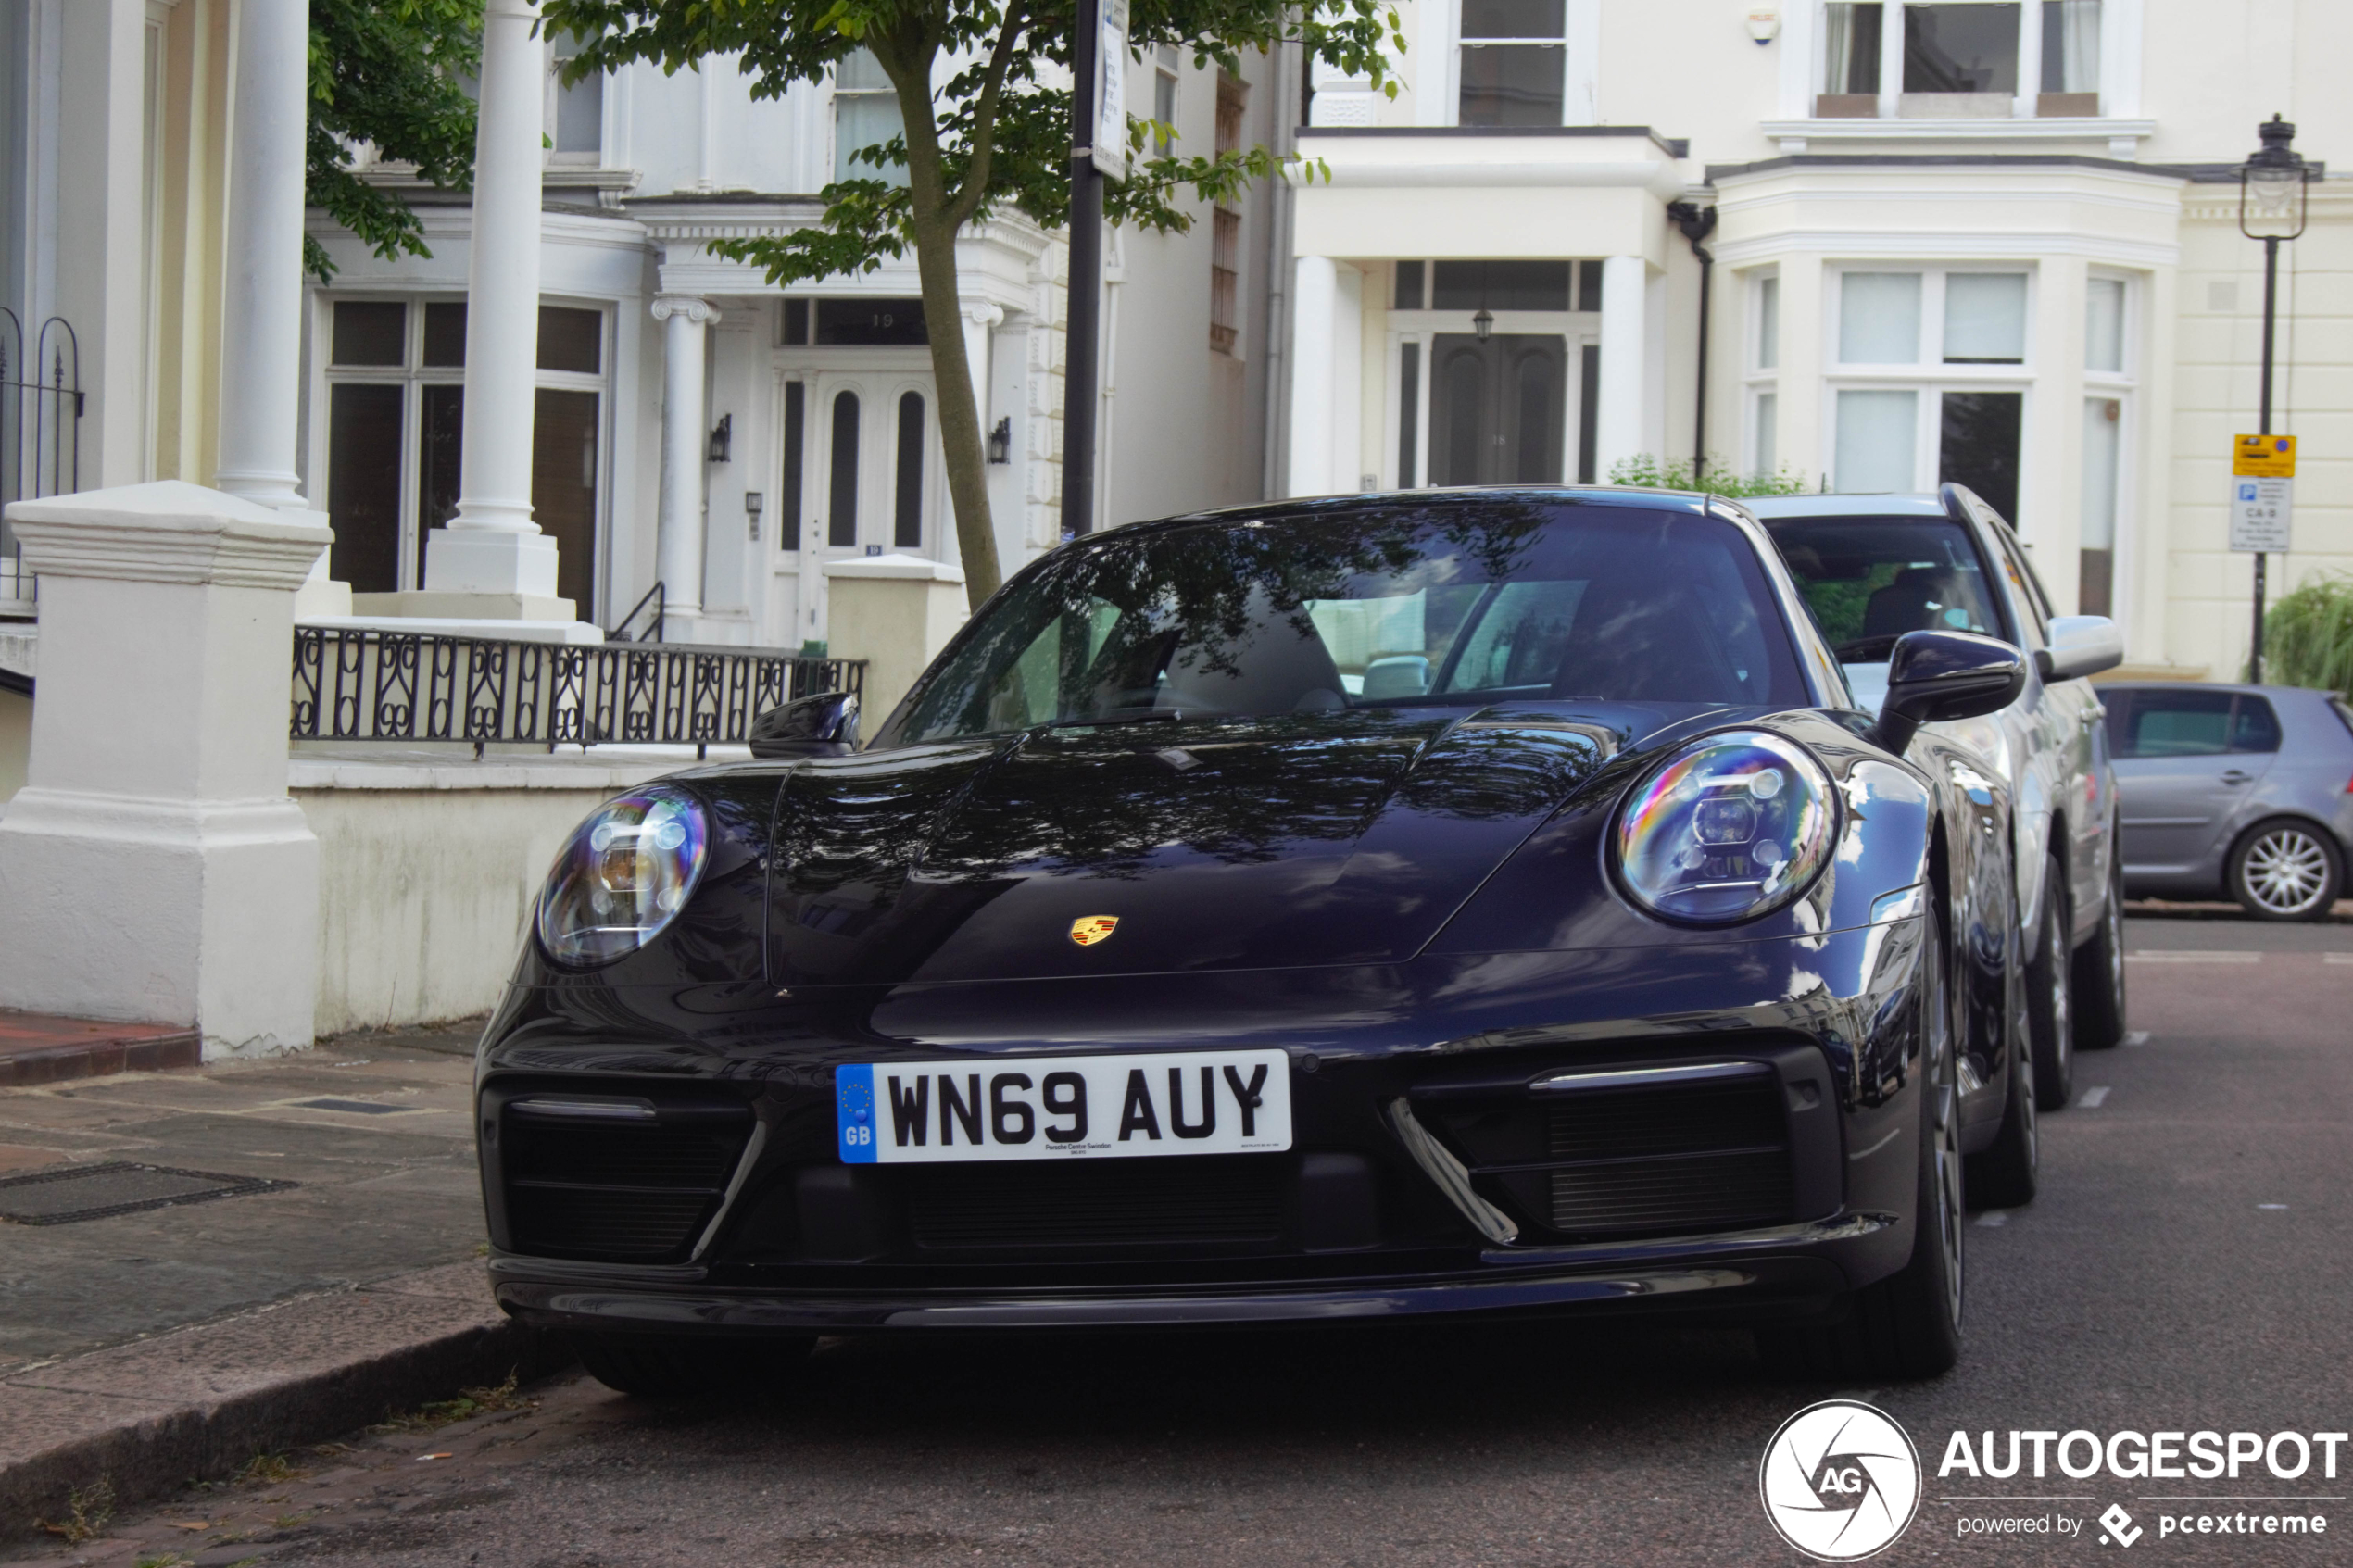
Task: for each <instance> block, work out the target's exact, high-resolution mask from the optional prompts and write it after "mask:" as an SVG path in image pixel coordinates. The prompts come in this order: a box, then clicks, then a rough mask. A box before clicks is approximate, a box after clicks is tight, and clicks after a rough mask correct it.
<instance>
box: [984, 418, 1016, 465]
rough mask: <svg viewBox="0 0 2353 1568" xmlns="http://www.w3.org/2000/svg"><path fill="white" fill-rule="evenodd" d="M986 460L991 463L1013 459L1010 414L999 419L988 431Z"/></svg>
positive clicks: (1006, 461)
mask: <svg viewBox="0 0 2353 1568" xmlns="http://www.w3.org/2000/svg"><path fill="white" fill-rule="evenodd" d="M988 460H989V461H990V462H992V463H1010V462H1012V461H1013V416H1012V415H1011V414H1007V415H1006V416H1005V417H1004V418H1003V419H1000V420H998V421H997V427H996V428H995V429H994V430H991V431H990V432H989V433H988Z"/></svg>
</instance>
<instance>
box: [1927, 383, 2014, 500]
mask: <svg viewBox="0 0 2353 1568" xmlns="http://www.w3.org/2000/svg"><path fill="white" fill-rule="evenodd" d="M2025 408H2026V395H2025V394H2024V393H2022V392H1948V393H1946V394H1945V395H1944V420H1943V423H1944V430H1943V440H1942V444H1941V445H1940V447H1939V451H1938V457H1937V463H1936V478H1937V483H1945V482H1946V481H1950V482H1951V483H1955V484H1966V485H1968V486H1969V488H1970V489H1971V490H1974V491H1976V492H1977V494H1978V495H1979V497H1980V498H1981V499H1982V500H1983V501H1984V503H1985V504H1986V505H1987V506H1989V507H1991V508H1994V510H1995V511H1996V512H1999V513H2000V514H2001V515H2002V516H2003V517H2004V518H2007V519H2008V520H2010V521H2013V522H2014V521H2017V520H2018V436H2019V420H2020V418H2021V417H2022V416H2023V414H2024V412H2025Z"/></svg>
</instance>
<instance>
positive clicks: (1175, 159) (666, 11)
mask: <svg viewBox="0 0 2353 1568" xmlns="http://www.w3.org/2000/svg"><path fill="white" fill-rule="evenodd" d="M1075 16H1076V7H1075V6H1074V5H1073V3H1072V0H548V3H547V8H546V11H545V21H544V25H545V26H547V27H549V28H551V29H557V30H560V31H567V32H571V33H573V34H574V35H575V36H577V37H580V38H582V39H584V40H585V41H586V42H585V44H584V46H583V47H582V49H581V52H580V53H579V54H578V55H577V56H574V57H573V60H572V61H571V63H570V64H569V65H567V66H566V68H565V71H566V75H567V78H568V79H571V80H577V79H578V78H580V77H583V76H585V75H586V74H588V73H590V72H592V71H602V70H610V69H614V68H615V67H617V66H621V65H624V64H627V63H629V62H631V61H635V60H649V61H653V62H656V63H658V64H660V65H661V68H662V69H664V70H666V71H677V70H681V69H691V68H692V67H694V65H695V64H696V62H697V61H698V60H700V59H702V58H704V57H705V56H711V55H736V56H739V57H740V69H742V70H743V72H744V74H745V75H747V76H748V77H749V78H750V79H751V84H752V85H751V91H752V94H753V95H754V96H755V97H763V98H780V97H782V96H784V94H785V93H786V90H787V89H789V88H790V87H791V85H792V84H793V83H794V82H816V81H821V80H823V79H824V77H825V76H826V75H827V73H828V72H830V71H831V70H833V69H834V68H835V67H836V66H837V64H838V63H839V62H840V61H841V60H842V59H844V58H845V57H846V56H849V54H850V53H852V52H853V51H854V50H857V49H859V48H865V49H869V50H871V51H873V54H874V56H875V60H876V62H877V63H878V64H879V65H880V66H881V68H882V69H883V72H884V74H885V75H886V76H887V77H888V78H889V80H890V83H891V86H892V88H893V89H894V91H895V94H896V96H897V98H898V102H899V107H900V119H901V121H902V122H903V124H904V127H905V130H904V132H902V133H901V134H900V135H898V136H894V137H892V138H891V139H890V141H889V142H887V144H881V145H878V146H869V147H863V148H860V149H858V150H857V151H856V152H855V153H854V154H853V155H852V159H853V161H855V162H857V163H860V164H862V165H864V166H866V167H867V168H870V169H873V170H874V173H873V174H872V175H863V174H862V175H860V176H858V177H856V178H852V179H845V180H839V181H836V182H834V183H832V184H830V185H827V186H826V187H825V189H824V192H823V193H821V194H822V197H823V199H824V204H825V210H824V218H823V219H822V220H820V221H818V222H817V223H815V224H813V225H812V226H811V227H809V228H806V229H802V230H799V231H797V232H793V233H790V234H786V235H781V236H768V237H761V238H753V239H740V240H723V241H717V242H713V243H712V244H711V247H710V248H711V250H712V251H713V252H714V253H716V254H718V255H721V256H724V257H731V258H733V259H735V260H738V261H746V262H749V263H751V264H753V265H755V266H758V267H760V268H761V269H763V270H765V272H766V274H767V277H768V281H769V282H771V283H774V284H782V283H789V282H804V281H809V280H813V279H818V278H827V277H836V276H841V275H844V274H853V273H861V272H870V271H872V270H875V268H877V267H879V266H881V265H882V263H883V262H884V261H885V260H886V259H887V258H891V257H900V256H903V255H905V254H906V253H907V252H908V251H909V250H911V249H912V251H913V252H914V254H915V263H916V270H917V272H918V274H919V275H920V277H921V279H922V284H923V299H924V313H925V320H928V321H929V322H930V323H931V328H932V330H931V333H930V336H931V359H932V370H933V373H934V375H935V377H936V379H937V383H938V394H939V427H940V438H941V445H942V446H943V448H944V449H945V452H946V456H947V459H948V483H949V491H950V498H951V499H952V501H953V503H954V506H955V512H956V534H957V540H958V543H959V544H960V545H961V546H962V549H963V566H964V576H965V585H966V591H967V592H968V594H969V595H970V596H971V601H972V603H973V604H974V605H975V606H977V605H978V604H979V603H980V601H981V600H982V599H984V598H986V597H987V596H988V595H989V594H991V593H993V592H995V591H996V588H997V584H998V582H999V569H998V561H997V545H996V535H995V533H994V531H993V530H992V529H991V527H990V525H989V516H988V484H987V480H988V469H987V457H986V454H985V452H984V451H983V448H982V438H981V429H980V415H979V410H978V408H977V406H976V405H975V401H974V399H973V395H972V377H971V374H970V372H969V370H968V368H967V365H966V361H965V357H964V340H963V332H960V331H958V330H956V327H955V325H954V323H955V321H956V320H957V290H956V250H955V245H956V234H957V232H958V231H959V230H961V229H962V228H963V226H964V225H965V224H967V223H974V222H978V221H981V220H985V219H987V218H988V217H989V216H990V215H991V214H992V213H998V212H1004V211H1016V212H1020V213H1022V214H1025V215H1026V216H1027V217H1029V218H1030V219H1032V220H1035V221H1037V222H1038V223H1040V224H1043V225H1046V226H1048V227H1056V226H1060V225H1062V224H1063V223H1065V222H1067V221H1068V219H1069V215H1070V116H1071V96H1070V92H1069V89H1068V87H1067V85H1065V83H1066V82H1067V80H1068V70H1069V66H1070V53H1071V34H1072V28H1073V24H1074V19H1075ZM1128 36H1129V39H1130V41H1131V44H1132V45H1133V47H1134V49H1135V50H1136V51H1137V55H1138V57H1139V58H1140V57H1142V56H1143V53H1144V51H1147V50H1149V49H1151V48H1152V47H1154V46H1156V45H1160V44H1173V45H1176V47H1178V48H1180V49H1182V50H1184V51H1185V52H1186V53H1187V54H1189V56H1191V58H1192V60H1193V62H1194V63H1195V65H1197V66H1206V65H1209V64H1211V63H1215V64H1217V65H1219V66H1221V67H1223V68H1225V69H1228V70H1236V71H1239V67H1240V61H1241V56H1243V55H1244V54H1245V53H1250V52H1255V51H1261V50H1266V49H1271V48H1273V47H1274V46H1276V45H1277V44H1283V43H1286V42H1290V41H1297V42H1299V43H1300V44H1302V45H1303V46H1304V47H1305V50H1306V52H1307V53H1308V55H1309V56H1312V57H1314V58H1316V59H1320V60H1324V61H1327V62H1328V63H1330V64H1332V65H1334V66H1337V67H1339V68H1340V69H1343V70H1345V71H1347V72H1348V73H1350V74H1351V75H1353V76H1359V77H1365V78H1369V79H1370V80H1371V81H1372V82H1375V83H1376V84H1377V85H1379V86H1382V87H1383V88H1384V89H1385V90H1386V91H1388V92H1389V93H1390V94H1391V95H1394V94H1395V93H1396V87H1395V84H1394V83H1393V82H1391V81H1390V78H1389V75H1388V70H1387V61H1388V59H1389V58H1390V56H1394V55H1398V54H1402V53H1403V50H1404V38H1403V33H1402V32H1400V31H1399V29H1398V20H1397V14H1396V12H1395V10H1394V9H1393V8H1391V7H1390V6H1389V5H1388V4H1387V3H1386V0H1304V3H1303V4H1300V3H1294V0H1131V3H1130V5H1129V7H1128ZM1058 68H1059V69H1058ZM1155 132H1158V133H1160V134H1164V135H1170V136H1173V134H1174V128H1173V127H1167V126H1161V125H1157V124H1155V123H1154V122H1152V121H1151V120H1135V119H1131V121H1130V127H1129V145H1130V148H1131V151H1133V152H1137V153H1140V152H1141V151H1142V149H1143V147H1144V145H1145V144H1146V141H1147V139H1148V138H1151V137H1152V136H1153V134H1154V133H1155ZM1132 167H1133V169H1134V170H1135V172H1134V174H1133V176H1132V177H1131V178H1130V179H1129V180H1128V181H1127V182H1126V183H1125V184H1121V185H1114V186H1113V187H1112V188H1111V189H1110V190H1109V191H1108V192H1107V193H1106V194H1105V199H1104V210H1105V213H1106V215H1107V216H1108V217H1109V218H1110V219H1111V220H1112V221H1114V222H1119V223H1133V224H1135V225H1137V226H1139V227H1140V228H1145V229H1151V230H1155V231H1172V230H1173V231H1178V232H1181V231H1183V230H1186V229H1188V228H1189V227H1190V226H1191V222H1192V217H1191V214H1190V213H1189V212H1188V211H1187V210H1186V207H1185V206H1184V205H1182V204H1183V203H1184V202H1185V201H1186V200H1187V198H1188V197H1189V198H1190V200H1191V201H1193V202H1196V203H1202V204H1206V203H1210V202H1214V201H1215V200H1218V199H1219V198H1221V197H1225V196H1229V195H1230V194H1233V193H1234V192H1236V191H1238V190H1239V189H1240V188H1242V187H1243V186H1245V185H1246V184H1248V183H1249V182H1251V181H1253V180H1257V179H1263V178H1265V177H1266V176H1267V175H1269V174H1271V173H1273V172H1274V171H1275V170H1276V168H1277V160H1276V158H1275V157H1274V156H1273V155H1272V154H1271V153H1269V152H1268V151H1267V150H1266V149H1265V148H1264V147H1252V148H1248V149H1244V150H1240V151H1237V152H1232V153H1227V154H1224V155H1217V156H1199V155H1188V156H1178V153H1177V150H1176V147H1175V146H1174V145H1172V146H1171V147H1170V150H1169V151H1168V152H1167V153H1165V154H1163V155H1160V156H1157V157H1138V158H1136V159H1135V160H1134V161H1133V164H1132ZM896 170H904V175H903V178H897V177H893V173H894V171H896Z"/></svg>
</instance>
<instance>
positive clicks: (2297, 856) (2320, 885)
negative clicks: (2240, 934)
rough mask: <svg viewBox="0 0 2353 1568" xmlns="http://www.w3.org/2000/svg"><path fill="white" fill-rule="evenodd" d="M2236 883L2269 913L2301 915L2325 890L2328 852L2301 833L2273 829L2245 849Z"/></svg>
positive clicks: (2318, 900)
mask: <svg viewBox="0 0 2353 1568" xmlns="http://www.w3.org/2000/svg"><path fill="white" fill-rule="evenodd" d="M2239 880H2240V881H2241V882H2242V883H2243V884H2245V886H2246V896H2247V897H2249V898H2251V899H2253V900H2254V901H2255V902H2256V903H2258V904H2259V905H2261V906H2262V907H2263V908H2264V909H2268V910H2270V911H2271V913H2273V914H2278V915H2298V914H2302V913H2303V912H2304V911H2305V910H2307V909H2310V908H2311V907H2312V906H2313V905H2314V904H2316V903H2318V902H2320V898H2321V895H2322V892H2324V891H2325V890H2326V889H2327V886H2328V880H2329V861H2328V851H2326V850H2325V849H2322V847H2321V845H2320V841H2319V840H2318V839H2315V838H2314V837H2313V836H2312V835H2311V834H2309V833H2305V832H2303V831H2301V830H2300V829H2296V828H2274V829H2272V830H2271V832H2270V833H2267V834H2264V835H2263V836H2262V837H2260V838H2259V839H2257V840H2256V841H2255V842H2254V843H2253V844H2251V845H2249V846H2248V847H2247V851H2246V861H2245V863H2244V866H2243V869H2242V870H2241V872H2240V876H2239Z"/></svg>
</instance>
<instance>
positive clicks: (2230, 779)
mask: <svg viewBox="0 0 2353 1568" xmlns="http://www.w3.org/2000/svg"><path fill="white" fill-rule="evenodd" d="M2254 776H2255V775H2254V774H2253V773H2247V772H2242V771H2239V770H2238V769H2236V768H2232V769H2229V770H2227V771H2225V772H2224V773H2223V774H2222V782H2223V783H2224V784H2245V783H2246V782H2247V781H2248V780H2249V779H2251V778H2253V777H2254Z"/></svg>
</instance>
